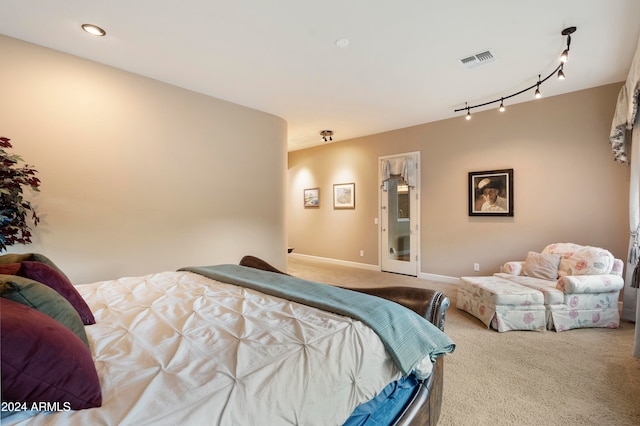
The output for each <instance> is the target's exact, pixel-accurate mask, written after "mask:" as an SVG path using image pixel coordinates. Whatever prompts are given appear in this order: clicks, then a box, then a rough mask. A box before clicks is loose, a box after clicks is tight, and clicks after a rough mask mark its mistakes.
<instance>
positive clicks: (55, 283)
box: [18, 260, 96, 325]
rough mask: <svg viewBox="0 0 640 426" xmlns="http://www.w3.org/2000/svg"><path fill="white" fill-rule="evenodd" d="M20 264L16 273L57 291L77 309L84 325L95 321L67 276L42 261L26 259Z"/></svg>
mask: <svg viewBox="0 0 640 426" xmlns="http://www.w3.org/2000/svg"><path fill="white" fill-rule="evenodd" d="M21 265H22V266H21V268H20V272H19V273H18V275H20V276H22V277H25V278H29V279H31V280H34V281H38V282H39V283H42V284H44V285H46V286H47V287H51V288H52V289H54V290H55V291H57V292H58V293H59V294H60V295H61V296H62V297H64V298H65V299H67V301H68V302H69V303H71V306H73V307H74V308H75V310H76V311H78V314H80V318H82V323H83V324H84V325H91V324H95V323H96V320H95V318H94V317H93V313H92V312H91V309H90V308H89V306H88V305H87V302H85V301H84V299H83V298H82V296H81V295H80V293H78V290H76V288H75V287H74V286H73V284H71V282H70V281H69V280H68V279H67V277H65V276H64V275H63V274H61V273H60V272H58V271H56V270H55V269H54V268H52V267H51V266H49V265H46V264H44V263H40V262H32V261H29V260H26V261H24V262H22V264H21Z"/></svg>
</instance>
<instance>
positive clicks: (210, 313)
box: [0, 254, 455, 425]
mask: <svg viewBox="0 0 640 426" xmlns="http://www.w3.org/2000/svg"><path fill="white" fill-rule="evenodd" d="M16 265H17V266H16ZM16 267H17V269H16ZM0 274H2V275H0V283H1V284H0V293H1V295H2V297H1V298H0V303H2V306H1V307H0V309H1V310H0V312H1V313H2V321H1V322H0V325H1V326H2V335H1V337H2V416H3V418H2V424H3V425H23V424H24V425H27V424H28V425H45V424H46V425H51V424H60V425H87V424H92V425H93V424H104V425H125V424H131V425H141V424H149V425H164V424H167V425H169V424H190V425H191V424H194V425H200V424H206V425H215V424H219V425H292V424H304V425H343V424H345V425H362V424H365V425H366V424H376V425H377V424H394V425H410V424H411V425H435V424H436V423H437V420H438V417H439V415H440V406H441V398H442V382H443V356H444V355H445V354H446V353H450V352H452V351H453V350H454V348H455V344H454V343H453V342H452V341H451V340H450V339H449V338H448V336H447V335H446V334H445V333H444V332H443V329H444V319H445V313H446V309H447V308H448V306H449V299H448V298H447V297H446V296H444V295H443V294H442V293H440V292H436V291H432V290H426V289H418V288H406V287H401V288H399V287H393V288H391V287H389V288H371V289H357V290H356V291H353V290H348V289H343V288H341V287H338V286H328V285H325V284H319V283H314V282H310V281H305V280H301V279H298V278H295V277H292V276H290V275H288V274H286V273H283V272H281V271H279V270H278V269H276V268H274V267H272V266H271V265H269V264H268V263H266V262H264V261H262V260H260V259H258V258H256V257H253V256H246V257H244V258H243V259H242V260H241V261H240V263H239V264H238V265H213V266H205V267H200V266H198V267H185V268H181V269H179V270H177V271H166V272H160V273H156V274H150V275H145V276H142V277H124V278H119V279H116V280H109V281H102V282H98V283H91V284H82V285H77V286H72V285H71V284H70V282H69V281H68V278H67V277H66V275H65V274H64V272H63V271H61V270H60V269H59V268H58V267H57V266H56V265H55V264H54V263H53V262H51V261H50V260H49V259H48V258H46V257H45V256H43V255H38V254H25V255H5V256H0ZM70 287H71V288H70ZM60 299H62V301H61V300H60ZM385 299H386V300H385ZM51 300H55V303H53V307H52V306H50V305H52V302H51ZM389 301H394V302H396V303H390V302H389ZM400 305H402V306H400ZM407 308H408V309H407ZM61 312H62V313H61ZM416 314H417V315H416ZM425 319H426V320H428V321H425ZM78 324H80V325H78ZM40 329H43V330H44V331H38V330H40ZM25 354H28V355H26V356H25ZM381 422H382V423H381Z"/></svg>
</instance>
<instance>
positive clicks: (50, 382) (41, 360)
mask: <svg viewBox="0 0 640 426" xmlns="http://www.w3.org/2000/svg"><path fill="white" fill-rule="evenodd" d="M0 343H1V345H2V352H1V354H0V356H1V358H2V373H1V374H2V401H3V402H6V401H10V402H25V403H27V404H28V405H31V404H33V403H34V402H36V403H37V402H52V403H55V402H58V403H60V407H65V406H66V404H65V403H67V404H69V405H68V406H69V407H70V408H71V409H73V410H80V409H83V408H92V407H99V406H101V405H102V391H101V389H100V380H99V379H98V373H97V372H96V367H95V364H94V363H93V358H92V356H91V352H90V351H89V349H88V348H87V346H86V345H85V344H84V343H83V342H82V340H80V339H79V338H78V336H76V335H75V334H73V332H71V330H69V329H68V328H66V327H65V326H63V325H62V324H60V323H59V322H57V321H56V320H54V319H52V318H51V317H49V316H47V315H45V314H43V313H41V312H38V311H36V310H35V309H33V308H30V307H28V306H26V305H22V304H20V303H17V302H13V301H11V300H8V299H3V298H0Z"/></svg>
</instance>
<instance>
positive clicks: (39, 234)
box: [0, 36, 287, 283]
mask: <svg viewBox="0 0 640 426" xmlns="http://www.w3.org/2000/svg"><path fill="white" fill-rule="evenodd" d="M0 53H1V56H2V58H3V59H2V66H1V67H0V93H1V94H2V95H1V96H2V101H1V102H0V135H1V136H6V137H8V138H11V139H12V143H13V145H14V149H13V152H15V153H17V154H20V155H21V156H23V157H24V158H25V160H26V161H27V162H28V163H30V164H33V165H34V166H35V167H36V168H37V169H38V171H39V177H40V179H41V180H42V187H41V193H40V194H36V195H35V196H34V197H32V200H33V202H34V204H35V205H36V206H37V207H38V211H39V212H40V216H41V218H42V223H41V225H40V226H38V227H37V228H36V230H35V239H34V244H32V245H30V246H15V247H12V248H10V250H9V251H10V252H32V251H33V252H40V253H44V254H46V255H49V256H50V257H51V258H52V259H53V260H54V261H55V262H56V263H58V264H59V265H60V266H61V267H62V268H63V269H64V270H65V272H67V273H68V274H69V275H70V277H71V278H72V280H73V281H74V282H76V283H79V282H90V281H96V280H102V279H108V278H115V277H118V276H124V275H140V274H145V273H152V272H157V271H161V270H173V269H176V268H178V267H181V266H187V265H205V264H215V263H237V262H238V261H239V260H240V258H241V256H242V255H244V254H254V255H257V256H260V257H263V258H265V259H267V260H268V261H270V262H272V263H273V264H275V265H278V266H279V267H285V266H286V229H285V221H284V217H285V211H284V208H285V187H286V155H287V154H286V138H287V135H286V122H285V121H284V120H282V119H280V118H278V117H275V116H272V115H269V114H265V113H263V112H259V111H256V110H252V109H249V108H245V107H242V106H239V105H235V104H231V103H228V102H224V101H221V100H218V99H215V98H212V97H208V96H203V95H200V94H196V93H193V92H190V91H187V90H184V89H181V88H178V87H175V86H171V85H168V84H164V83H161V82H158V81H155V80H151V79H148V78H144V77H140V76H137V75H134V74H131V73H127V72H123V71H119V70H116V69H113V68H110V67H106V66H103V65H100V64H97V63H94V62H90V61H87V60H83V59H80V58H77V57H74V56H70V55H66V54H62V53H60V52H56V51H53V50H50V49H46V48H43V47H39V46H35V45H32V44H28V43H25V42H21V41H18V40H15V39H12V38H8V37H4V36H0Z"/></svg>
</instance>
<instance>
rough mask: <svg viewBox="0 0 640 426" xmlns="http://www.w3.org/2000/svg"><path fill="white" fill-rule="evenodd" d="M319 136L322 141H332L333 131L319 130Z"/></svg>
mask: <svg viewBox="0 0 640 426" xmlns="http://www.w3.org/2000/svg"><path fill="white" fill-rule="evenodd" d="M320 136H322V140H323V141H325V142H327V141H332V140H333V130H321V131H320Z"/></svg>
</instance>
